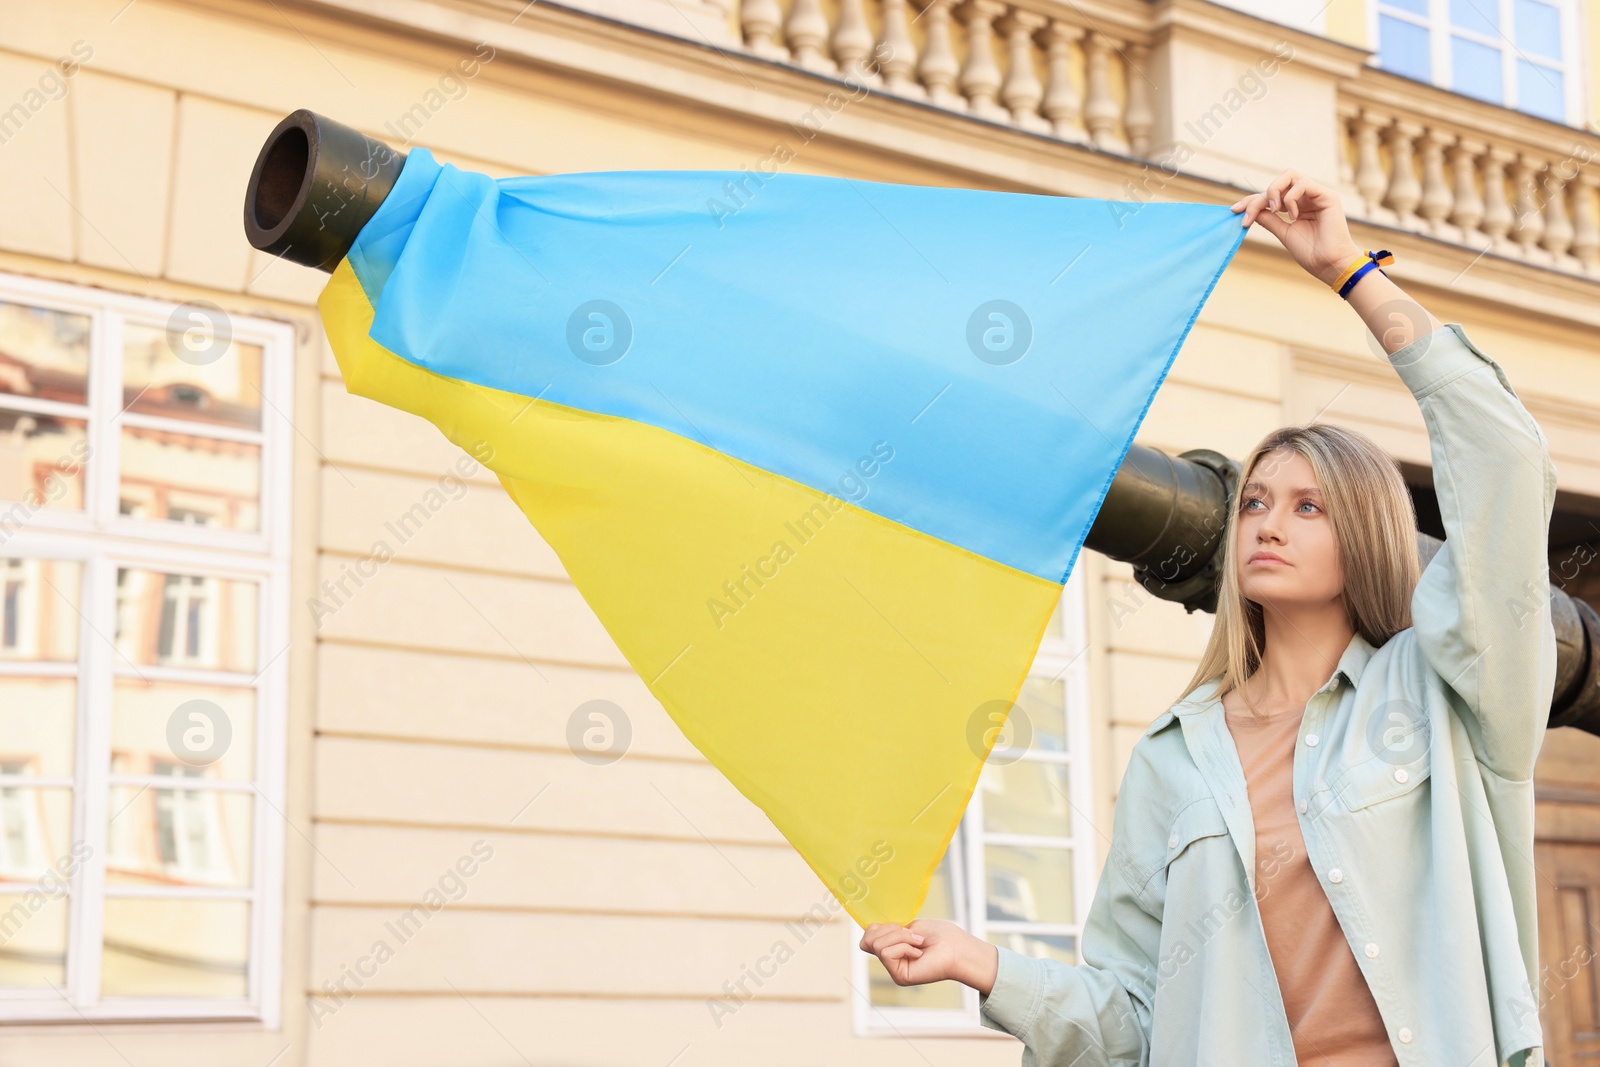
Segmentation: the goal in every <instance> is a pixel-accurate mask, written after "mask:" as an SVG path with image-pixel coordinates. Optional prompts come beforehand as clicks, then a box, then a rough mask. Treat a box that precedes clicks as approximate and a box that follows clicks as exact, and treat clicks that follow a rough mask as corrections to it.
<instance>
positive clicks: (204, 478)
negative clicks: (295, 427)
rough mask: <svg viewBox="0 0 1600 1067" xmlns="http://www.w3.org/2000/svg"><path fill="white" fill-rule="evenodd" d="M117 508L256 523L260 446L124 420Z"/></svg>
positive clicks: (201, 522)
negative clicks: (148, 426)
mask: <svg viewBox="0 0 1600 1067" xmlns="http://www.w3.org/2000/svg"><path fill="white" fill-rule="evenodd" d="M121 459H122V466H121V478H120V484H119V486H118V490H117V492H118V506H117V510H118V512H119V513H120V514H122V515H126V516H128V517H129V518H133V519H154V520H160V521H164V522H182V523H189V524H192V525H195V526H211V527H215V528H217V529H222V530H259V529H260V528H261V446H260V445H254V444H250V443H248V442H245V441H227V440H223V439H222V438H220V437H203V436H199V435H197V434H187V433H173V432H171V431H168V430H151V429H147V428H145V427H140V426H124V427H123V428H122V433H121Z"/></svg>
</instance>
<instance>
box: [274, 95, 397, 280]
mask: <svg viewBox="0 0 1600 1067" xmlns="http://www.w3.org/2000/svg"><path fill="white" fill-rule="evenodd" d="M405 161H406V157H405V156H404V155H403V154H401V153H400V152H397V151H395V150H394V149H393V148H390V147H389V146H388V145H386V144H384V143H383V142H382V141H375V140H373V139H372V138H371V137H368V136H367V135H366V134H364V133H361V132H360V131H359V130H353V129H351V128H350V127H349V126H346V125H344V124H343V123H340V122H335V121H333V120H332V119H330V118H325V117H323V116H322V115H318V114H316V113H315V112H311V111H307V110H306V109H305V108H301V109H300V110H299V111H295V112H293V113H291V114H289V115H288V116H286V117H285V118H284V120H283V121H282V122H280V123H278V125H277V126H276V127H274V128H273V130H272V132H271V133H270V134H268V135H267V140H266V143H265V144H263V145H262V146H261V152H260V154H259V155H257V156H256V165H255V167H254V169H252V170H251V172H250V184H249V185H248V186H247V187H246V189H245V194H244V232H245V237H246V238H247V239H248V240H249V241H250V244H251V245H252V246H254V247H256V248H259V249H261V251H263V252H270V253H271V254H272V255H275V256H279V257H281V258H283V259H287V260H290V261H291V262H294V263H299V264H301V265H302V266H306V267H315V268H316V269H317V270H324V271H327V272H328V273H330V274H332V273H333V270H334V268H335V267H337V266H338V265H339V261H340V260H341V259H343V258H344V256H345V253H346V252H348V251H350V246H351V245H353V244H355V240H356V235H357V234H359V233H360V232H361V228H362V227H363V226H365V225H366V224H367V220H368V219H370V218H372V216H373V215H374V214H376V213H377V210H378V205H379V204H382V203H383V199H384V197H386V196H388V195H389V191H390V190H391V189H393V188H394V183H395V180H396V179H397V178H399V176H400V168H401V167H403V166H405Z"/></svg>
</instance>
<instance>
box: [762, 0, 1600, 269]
mask: <svg viewBox="0 0 1600 1067" xmlns="http://www.w3.org/2000/svg"><path fill="white" fill-rule="evenodd" d="M1096 10H1097V12H1098V13H1099V14H1100V15H1101V16H1102V17H1100V18H1096V17H1093V16H1090V15H1089V14H1088V13H1087V12H1086V11H1085V10H1084V9H1083V8H1080V7H1079V6H1078V5H1076V4H1060V3H1055V2H1052V0H1037V2H1032V0H1030V2H1029V3H1027V4H1017V3H1008V2H1006V0H742V5H741V8H740V23H741V27H742V31H743V38H744V40H743V44H744V47H745V48H746V49H747V50H748V51H750V52H752V53H754V54H755V55H759V56H762V57H765V58H768V59H773V60H778V61H780V62H785V63H791V64H793V65H795V66H797V67H799V68H802V69H805V70H810V71H815V72H818V73H822V74H826V75H831V76H833V77H838V78H842V79H845V80H846V81H848V82H850V83H852V84H854V85H862V86H867V87H870V88H872V89H875V90H878V91H882V92H885V93H890V94H893V95H896V96H901V97H905V98H907V99H912V100H918V101H923V102H925V103H928V104H932V105H934V106H936V107H940V108H944V109H947V110H949V111H952V112H957V113H960V114H963V115H967V116H971V117H974V118H978V119H983V120H987V121H989V122H995V123H999V124H1002V125H1006V126H1012V127H1015V128H1018V129H1022V130H1027V131H1030V132H1033V133H1038V134H1043V135H1045V136H1051V137H1056V138H1059V139H1061V140H1062V141H1064V142H1068V143H1075V144H1085V145H1092V146H1093V147H1095V148H1098V149H1102V150H1106V151H1109V152H1115V153H1117V154H1120V155H1126V156H1130V157H1133V158H1136V159H1149V158H1151V157H1152V152H1153V149H1154V154H1156V155H1161V156H1163V157H1170V156H1171V154H1172V152H1173V149H1174V148H1175V147H1176V143H1168V144H1164V145H1158V146H1153V145H1152V131H1154V130H1156V129H1157V127H1158V123H1157V108H1162V107H1170V106H1172V101H1170V100H1168V99H1165V98H1164V97H1163V96H1162V94H1160V93H1159V92H1157V91H1156V86H1155V82H1154V80H1153V79H1152V76H1151V74H1150V58H1151V52H1152V49H1153V48H1155V47H1159V43H1158V40H1157V33H1158V30H1157V26H1156V25H1155V22H1154V19H1153V17H1152V14H1151V12H1152V6H1151V5H1149V4H1145V3H1129V4H1128V5H1127V8H1126V11H1125V12H1123V14H1124V15H1125V17H1124V18H1123V19H1122V20H1121V21H1119V22H1116V23H1114V24H1112V23H1110V22H1108V21H1107V20H1106V19H1105V18H1104V16H1105V14H1106V12H1107V11H1108V10H1112V9H1110V8H1108V7H1107V5H1105V4H1103V3H1102V4H1099V5H1098V6H1097V8H1096ZM1336 80H1337V86H1336V93H1335V98H1336V100H1337V104H1336V107H1337V115H1335V116H1330V120H1331V121H1332V122H1333V123H1334V125H1335V126H1336V127H1337V132H1336V134H1335V137H1336V139H1337V140H1338V141H1339V142H1340V144H1339V146H1338V149H1337V150H1336V152H1337V154H1339V155H1340V159H1341V162H1340V173H1339V174H1338V175H1337V176H1336V179H1337V181H1338V182H1339V183H1340V186H1341V188H1342V190H1343V192H1344V194H1345V197H1346V206H1347V211H1348V213H1349V215H1350V216H1351V217H1352V218H1356V219H1367V220H1370V221H1372V222H1376V223H1382V224H1385V225H1389V226H1396V227H1399V228H1402V229H1406V230H1411V231H1415V232H1418V233H1424V234H1428V235H1430V236H1432V237H1436V238H1439V239H1442V240H1446V241H1452V242H1456V243H1459V244H1462V245H1465V246H1467V247H1470V248H1473V249H1475V250H1478V251H1480V252H1490V253H1494V254H1497V255H1501V256H1507V257H1511V258H1515V259H1520V260H1524V261H1527V262H1531V263H1536V264H1540V265H1543V266H1547V267H1552V268H1555V269H1558V270H1561V271H1565V272H1568V273H1572V274H1577V275H1583V276H1591V277H1597V278H1600V161H1597V160H1600V137H1596V136H1594V135H1593V134H1591V133H1589V132H1587V131H1585V130H1582V129H1579V128H1575V127H1565V126H1561V125H1558V124H1554V123H1549V122H1545V121H1543V120H1539V119H1535V118H1532V117H1530V116H1525V115H1521V114H1519V113H1516V112H1511V111H1507V110H1505V109H1498V108H1493V107H1491V106H1490V105H1485V104H1482V103H1481V102H1479V101H1475V100H1469V99H1467V98H1464V97H1461V96H1458V95H1457V94H1454V93H1450V92H1447V91H1445V90H1441V89H1437V88H1434V87H1432V86H1428V85H1422V84H1418V83H1416V82H1412V81H1409V80H1407V79H1402V78H1398V77H1396V76H1394V75H1391V74H1388V73H1386V72H1384V71H1381V70H1378V69H1377V68H1376V67H1373V66H1371V65H1368V66H1364V67H1358V68H1357V73H1356V75H1355V76H1354V77H1350V78H1344V77H1338V78H1337V79H1336ZM1307 121H1314V119H1313V118H1312V117H1309V116H1308V119H1307ZM1329 177H1330V178H1334V177H1335V176H1333V175H1330V176H1329Z"/></svg>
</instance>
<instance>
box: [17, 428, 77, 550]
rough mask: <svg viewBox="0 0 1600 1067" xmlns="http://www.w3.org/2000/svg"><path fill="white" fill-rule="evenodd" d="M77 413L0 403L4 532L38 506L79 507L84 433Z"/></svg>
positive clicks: (54, 507) (25, 519)
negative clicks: (66, 414)
mask: <svg viewBox="0 0 1600 1067" xmlns="http://www.w3.org/2000/svg"><path fill="white" fill-rule="evenodd" d="M86 426H87V424H86V423H85V422H84V421H83V420H82V419H70V418H63V417H59V416H55V415H35V414H31V413H29V412H23V411H9V410H7V409H5V408H4V407H0V501H13V502H14V503H11V504H9V505H5V504H0V533H3V534H4V535H5V536H7V537H10V536H12V535H13V534H15V533H16V532H17V531H18V530H19V529H21V528H22V527H23V526H25V525H26V524H27V522H28V519H29V518H31V517H32V515H33V514H34V513H35V512H37V511H38V510H40V509H41V508H53V509H58V510H70V511H82V510H83V486H84V472H85V470H86V469H87V467H88V458H89V438H88V432H87V429H86Z"/></svg>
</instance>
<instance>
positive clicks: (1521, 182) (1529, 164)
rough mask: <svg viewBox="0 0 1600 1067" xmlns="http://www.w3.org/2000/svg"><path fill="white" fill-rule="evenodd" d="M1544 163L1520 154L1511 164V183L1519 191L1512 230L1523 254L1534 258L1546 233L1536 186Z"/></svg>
mask: <svg viewBox="0 0 1600 1067" xmlns="http://www.w3.org/2000/svg"><path fill="white" fill-rule="evenodd" d="M1542 166H1543V164H1541V163H1539V162H1537V161H1536V160H1535V159H1533V157H1531V156H1526V155H1524V156H1518V157H1517V161H1516V162H1515V163H1513V164H1512V165H1511V185H1512V188H1514V189H1515V190H1516V191H1517V201H1516V219H1517V221H1516V225H1515V227H1514V228H1513V230H1512V232H1513V233H1514V234H1515V235H1516V238H1517V243H1518V244H1519V245H1521V246H1522V254H1523V255H1525V256H1529V257H1530V258H1532V257H1533V256H1534V249H1535V247H1537V245H1538V242H1539V238H1540V236H1541V235H1543V233H1544V215H1543V213H1542V212H1541V211H1540V210H1539V207H1540V205H1539V193H1538V190H1537V189H1536V188H1535V186H1534V176H1535V175H1536V174H1537V173H1538V172H1539V170H1540V168H1541V167H1542Z"/></svg>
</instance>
